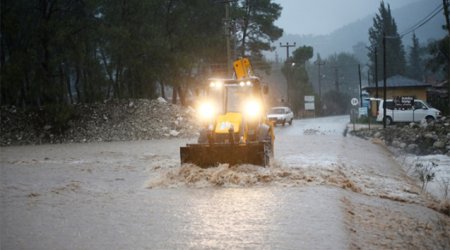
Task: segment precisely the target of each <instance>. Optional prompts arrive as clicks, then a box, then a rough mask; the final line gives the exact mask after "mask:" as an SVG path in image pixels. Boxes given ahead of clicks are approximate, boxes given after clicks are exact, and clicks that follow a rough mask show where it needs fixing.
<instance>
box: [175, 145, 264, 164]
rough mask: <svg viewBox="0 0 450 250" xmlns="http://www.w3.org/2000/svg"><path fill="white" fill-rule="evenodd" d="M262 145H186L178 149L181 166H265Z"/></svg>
mask: <svg viewBox="0 0 450 250" xmlns="http://www.w3.org/2000/svg"><path fill="white" fill-rule="evenodd" d="M264 147H265V145H264V144H263V143H255V144H245V145H230V144H213V145H209V144H188V145H186V147H181V148H180V156H181V164H183V163H192V164H195V165H197V166H199V167H214V166H216V165H217V164H219V163H228V164H230V165H237V164H253V165H260V166H265V165H266V157H265V153H264V152H265V150H264Z"/></svg>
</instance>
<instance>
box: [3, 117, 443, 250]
mask: <svg viewBox="0 0 450 250" xmlns="http://www.w3.org/2000/svg"><path fill="white" fill-rule="evenodd" d="M347 120H348V117H331V118H320V119H319V118H317V119H307V120H295V121H294V123H293V125H292V126H285V127H277V128H276V129H275V133H276V145H275V159H274V161H273V164H272V166H271V167H268V168H260V167H256V166H252V165H241V166H233V167H230V166H228V165H226V164H222V165H219V166H217V167H214V168H209V169H201V168H198V167H196V166H193V165H184V166H180V162H179V147H180V146H182V145H184V144H185V143H187V142H192V141H195V139H194V138H192V139H190V140H184V139H170V140H148V141H133V142H108V143H87V144H61V145H42V146H20V147H2V148H1V152H0V157H1V159H0V163H1V176H0V177H1V179H0V180H1V186H0V191H1V225H2V226H1V232H0V237H1V239H0V244H1V247H0V248H1V249H187V248H190V249H204V248H219V249H229V248H250V249H268V248H282V249H450V242H449V241H450V240H449V237H448V235H450V220H449V217H448V215H445V214H443V213H442V212H441V210H440V207H439V203H438V202H437V201H434V200H433V199H432V198H430V197H428V196H427V195H425V194H422V193H421V192H420V187H419V186H418V184H417V183H416V182H415V181H414V180H412V179H410V178H409V177H408V176H406V174H405V173H404V171H403V170H402V168H401V167H400V166H399V165H398V163H397V162H395V160H394V159H393V157H392V156H391V155H390V153H389V152H388V151H387V150H386V149H385V148H384V147H383V145H381V144H380V143H378V142H376V143H374V142H371V141H366V140H361V139H359V138H356V137H344V136H343V131H344V129H345V127H346V123H347Z"/></svg>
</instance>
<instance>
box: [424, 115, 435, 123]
mask: <svg viewBox="0 0 450 250" xmlns="http://www.w3.org/2000/svg"><path fill="white" fill-rule="evenodd" d="M425 120H426V121H427V123H431V122H433V121H434V117H432V116H427V117H425Z"/></svg>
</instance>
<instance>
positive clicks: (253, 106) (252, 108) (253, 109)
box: [244, 100, 262, 118]
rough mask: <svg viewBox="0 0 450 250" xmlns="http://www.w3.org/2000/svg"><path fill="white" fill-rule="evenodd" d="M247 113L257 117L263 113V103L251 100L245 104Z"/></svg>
mask: <svg viewBox="0 0 450 250" xmlns="http://www.w3.org/2000/svg"><path fill="white" fill-rule="evenodd" d="M244 111H245V114H246V115H247V116H248V117H250V118H256V117H258V116H260V115H261V112H262V105H261V103H260V102H258V101H256V100H249V101H248V102H246V103H245V106H244Z"/></svg>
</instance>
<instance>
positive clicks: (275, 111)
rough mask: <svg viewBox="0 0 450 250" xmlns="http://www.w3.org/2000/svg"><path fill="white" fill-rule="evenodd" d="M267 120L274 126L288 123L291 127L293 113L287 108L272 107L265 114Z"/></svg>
mask: <svg viewBox="0 0 450 250" xmlns="http://www.w3.org/2000/svg"><path fill="white" fill-rule="evenodd" d="M267 119H268V120H269V121H271V122H273V124H274V125H276V124H281V125H283V126H284V124H286V122H287V123H289V125H292V120H294V113H292V110H291V109H290V108H288V107H273V108H271V109H270V110H269V112H268V113H267Z"/></svg>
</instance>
